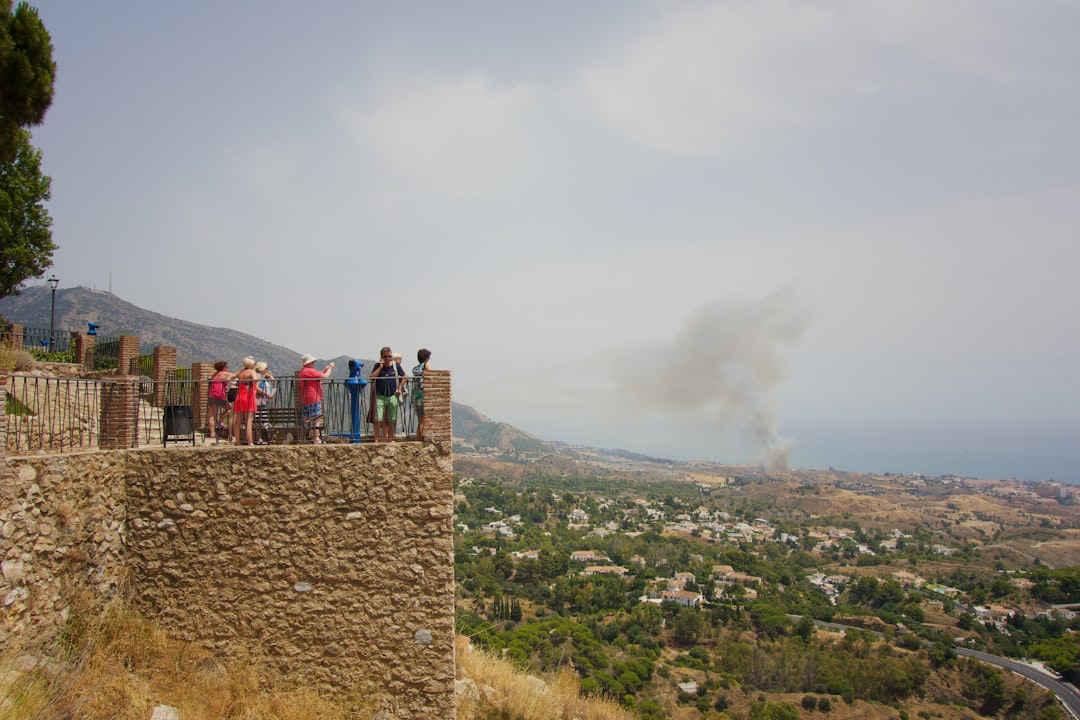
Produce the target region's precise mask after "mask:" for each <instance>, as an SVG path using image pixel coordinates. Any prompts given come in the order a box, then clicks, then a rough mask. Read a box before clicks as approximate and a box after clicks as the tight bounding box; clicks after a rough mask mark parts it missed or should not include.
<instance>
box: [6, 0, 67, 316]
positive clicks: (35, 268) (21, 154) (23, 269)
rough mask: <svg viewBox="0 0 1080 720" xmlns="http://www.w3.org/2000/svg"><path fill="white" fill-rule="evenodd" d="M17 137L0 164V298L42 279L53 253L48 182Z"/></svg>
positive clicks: (23, 134)
mask: <svg viewBox="0 0 1080 720" xmlns="http://www.w3.org/2000/svg"><path fill="white" fill-rule="evenodd" d="M2 1H3V0H0V2H2ZM17 135H18V139H19V143H18V151H17V153H16V155H15V158H14V159H13V160H11V161H10V162H0V298H4V297H7V296H8V295H15V294H17V293H18V292H19V286H20V285H22V283H23V281H24V280H26V279H27V278H32V277H39V276H40V275H42V274H43V273H44V272H45V270H46V268H48V267H49V266H50V265H52V254H53V251H55V250H56V245H54V244H53V241H52V230H51V227H52V218H51V217H49V212H48V210H46V209H45V205H44V202H45V201H46V200H48V199H49V197H50V196H51V194H52V179H51V178H50V177H49V176H48V175H42V174H41V151H40V150H37V149H36V148H34V146H32V145H31V144H30V133H28V132H27V131H25V130H18V131H17Z"/></svg>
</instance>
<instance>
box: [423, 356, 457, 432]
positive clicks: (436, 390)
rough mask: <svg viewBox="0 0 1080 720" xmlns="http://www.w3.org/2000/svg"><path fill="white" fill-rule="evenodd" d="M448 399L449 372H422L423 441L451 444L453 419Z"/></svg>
mask: <svg viewBox="0 0 1080 720" xmlns="http://www.w3.org/2000/svg"><path fill="white" fill-rule="evenodd" d="M450 408H451V397H450V371H449V370H427V371H425V372H424V439H425V440H432V441H434V442H437V443H447V444H450V442H451V435H452V433H453V427H454V419H453V413H452V412H451V410H450Z"/></svg>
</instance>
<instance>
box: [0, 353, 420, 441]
mask: <svg viewBox="0 0 1080 720" xmlns="http://www.w3.org/2000/svg"><path fill="white" fill-rule="evenodd" d="M170 375H171V377H172V379H169V380H166V381H163V382H154V381H152V380H149V379H148V378H146V377H140V378H139V379H137V380H135V381H134V382H136V383H137V385H138V388H137V396H138V404H137V409H136V410H135V413H134V415H133V416H132V414H131V413H130V412H128V413H127V414H126V415H125V416H124V418H123V419H122V420H121V421H120V422H122V423H128V422H131V423H133V425H132V426H127V427H128V429H129V431H130V433H131V435H130V436H133V437H135V445H136V446H149V445H158V444H162V443H164V442H165V441H166V440H167V438H166V435H165V432H166V429H167V428H166V425H167V422H166V418H165V415H166V414H169V412H170V411H172V412H173V414H174V415H175V411H176V410H177V409H178V408H180V409H183V410H184V413H183V416H184V417H191V418H193V422H192V423H191V425H192V427H190V429H188V428H185V434H187V435H188V436H189V437H190V440H191V441H192V442H199V441H202V442H208V441H209V438H208V435H209V427H208V422H209V418H210V412H209V407H208V398H209V382H210V381H209V380H200V381H191V380H187V379H185V378H184V376H186V375H187V370H186V368H185V369H180V370H178V371H176V372H175V373H171V374H170ZM126 382H132V381H131V380H108V379H106V380H88V379H69V378H56V377H42V376H36V375H9V376H8V381H7V397H6V412H7V452H8V453H9V454H12V455H20V454H33V453H63V452H71V451H74V450H89V449H95V448H97V447H98V446H99V443H100V441H101V436H102V427H103V426H105V425H107V424H108V418H107V417H106V416H105V413H106V412H108V411H109V408H108V407H107V403H105V402H104V401H103V399H102V398H103V397H105V396H106V395H107V393H108V391H109V390H110V389H112V388H113V387H114V386H117V385H120V384H122V383H126ZM301 382H319V383H321V385H322V387H323V400H322V404H323V405H322V409H323V414H322V427H321V434H322V437H323V438H325V439H326V440H327V441H329V442H371V441H372V440H373V439H374V437H373V436H374V426H373V421H372V419H371V404H372V402H373V395H372V386H371V385H367V386H366V387H362V386H360V385H359V383H356V382H355V381H353V380H330V379H324V380H313V379H312V380H300V379H299V378H295V377H283V378H277V379H275V380H274V381H273V383H272V386H273V390H274V393H273V396H272V397H270V398H269V399H268V400H267V402H266V403H265V409H266V412H265V413H259V412H257V413H256V422H258V421H260V420H266V419H271V420H275V422H276V424H277V425H278V428H277V429H279V430H282V432H278V433H275V432H269V433H268V434H267V436H268V437H269V438H270V440H271V442H274V441H277V442H295V443H308V442H311V441H312V439H313V437H312V434H311V431H310V428H308V427H305V423H304V422H303V420H302V418H301V414H300V403H299V397H298V395H299V391H300V385H299V383H301ZM414 382H415V380H414V379H413V378H406V379H404V380H403V382H402V392H401V393H400V395H399V399H400V400H399V402H400V404H399V407H398V409H397V419H396V422H395V424H394V428H393V434H394V438H395V439H396V440H404V439H415V437H416V427H417V420H418V418H417V413H416V408H415V407H414V404H413V401H412V390H413V387H414V386H413V383H414ZM199 386H202V387H199ZM196 402H199V403H201V407H199V408H197V409H196V408H195V407H194V404H195V403H196ZM262 409H263V408H260V410H262ZM196 410H197V412H196ZM229 412H230V414H231V409H230V411H229ZM283 418H284V419H283ZM195 419H197V422H196V421H195ZM194 425H198V427H194ZM269 429H270V430H271V431H273V430H274V429H275V428H273V427H271V428H269ZM286 431H287V432H286ZM225 439H227V435H226V438H225Z"/></svg>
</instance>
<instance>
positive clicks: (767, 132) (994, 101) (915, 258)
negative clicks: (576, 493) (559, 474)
mask: <svg viewBox="0 0 1080 720" xmlns="http://www.w3.org/2000/svg"><path fill="white" fill-rule="evenodd" d="M34 4H35V5H36V6H37V7H38V8H39V11H40V14H41V16H42V18H43V19H44V21H45V24H46V26H47V27H48V29H49V31H50V32H51V33H52V37H53V44H54V46H55V48H56V50H55V55H56V60H57V62H58V65H59V72H58V80H57V85H56V100H55V101H54V103H53V106H52V108H51V110H50V111H49V114H48V116H47V118H46V122H45V124H44V125H43V126H42V127H40V128H38V129H36V130H35V132H34V142H35V143H36V144H38V145H39V146H40V147H41V148H42V149H43V151H44V153H45V160H44V165H45V170H46V172H48V173H49V174H51V175H52V177H53V200H52V202H51V204H50V210H51V213H52V216H53V218H54V220H55V227H54V238H55V240H56V242H57V243H58V244H59V245H60V250H59V251H58V252H57V254H56V257H55V260H56V263H55V267H54V270H55V272H56V274H57V275H58V276H59V277H60V279H61V287H70V286H74V285H86V286H89V287H96V288H98V289H109V288H111V289H112V291H113V292H114V293H115V294H117V295H118V296H120V297H122V298H123V299H125V300H128V301H131V302H133V303H135V304H136V305H139V306H141V307H143V308H146V309H149V310H154V311H156V312H160V313H164V314H166V315H170V316H175V317H178V318H183V319H185V320H190V321H194V322H199V323H205V324H209V325H214V326H220V327H229V328H235V329H236V330H239V331H243V332H247V333H251V334H253V335H256V336H259V337H263V338H265V339H267V340H270V341H273V342H276V343H279V344H281V345H285V346H287V347H290V348H293V349H295V350H296V351H297V352H298V353H301V352H310V353H313V354H316V355H319V356H321V357H330V356H337V355H340V354H353V355H358V356H363V357H372V356H374V355H375V354H376V352H377V350H378V349H379V347H380V346H382V345H384V344H389V345H391V346H393V347H394V348H395V349H397V350H400V351H402V352H403V353H404V354H405V356H406V359H407V360H411V359H412V358H413V357H415V352H416V349H417V348H419V347H421V346H425V347H428V348H430V349H431V350H432V352H433V357H432V365H433V367H437V368H443V369H449V370H452V371H453V378H454V392H455V399H456V400H458V401H460V402H464V403H466V404H469V405H473V406H474V407H476V408H477V409H479V410H480V411H481V412H484V413H486V414H487V415H489V416H491V417H492V418H493V419H496V420H502V421H506V422H510V423H512V424H514V425H516V426H518V427H520V428H522V429H524V430H526V431H529V432H533V433H535V434H537V435H539V436H540V437H542V438H545V439H550V440H564V441H568V442H575V443H583V444H590V445H598V446H604V447H622V448H627V449H631V450H636V451H639V452H644V453H650V454H655V455H661V456H665V457H676V458H709V459H716V460H720V461H726V462H756V461H766V460H770V459H771V461H773V462H778V463H782V462H783V460H784V458H785V456H790V462H791V464H792V465H793V466H796V467H827V466H830V465H832V466H834V467H837V468H841V469H847V470H866V471H874V472H924V473H929V474H934V475H937V474H943V473H949V472H952V473H958V474H966V475H973V476H978V477H1020V478H1030V479H1040V478H1054V479H1058V480H1073V481H1080V375H1078V370H1080V331H1078V328H1080V303H1078V301H1077V297H1076V296H1077V292H1076V287H1077V271H1078V269H1080V242H1078V239H1080V238H1078V232H1077V229H1078V228H1080V43H1077V41H1076V29H1077V28H1078V27H1080V4H1078V3H1076V2H1071V1H1069V2H1066V1H1064V0H1061V1H1054V0H1047V1H1042V0H1030V1H1028V0H1025V1H1023V2H1021V1H1019V0H1010V1H1008V2H999V1H995V0H971V1H960V0H958V1H955V2H954V1H951V0H927V1H925V2H922V1H919V0H906V1H905V2H892V1H889V2H886V1H880V2H879V1H874V0H852V1H850V2H844V1H835V0H831V1H829V2H810V1H798V2H796V1H794V0H792V1H791V2H772V1H769V0H754V1H750V0H747V1H745V2H648V3H646V2H633V1H628V0H619V1H618V2H605V1H602V0H594V1H591V2H558V1H552V2H543V3H540V2H536V3H521V2H512V3H510V2H457V3H388V2H357V1H355V0H352V1H341V2H336V1H335V2H318V3H310V4H298V3H295V2H289V3H286V2H278V1H272V0H269V1H268V0H260V1H259V2H253V1H252V2H236V1H231V2H205V1H203V0H193V1H189V2H184V3H163V2H109V1H108V0H105V1H103V2H92V3H91V2H85V0H35V2H34ZM103 324H104V325H107V319H103ZM110 330H116V331H120V330H122V328H108V327H103V329H102V331H103V332H108V331H110ZM409 364H410V366H411V364H412V363H409Z"/></svg>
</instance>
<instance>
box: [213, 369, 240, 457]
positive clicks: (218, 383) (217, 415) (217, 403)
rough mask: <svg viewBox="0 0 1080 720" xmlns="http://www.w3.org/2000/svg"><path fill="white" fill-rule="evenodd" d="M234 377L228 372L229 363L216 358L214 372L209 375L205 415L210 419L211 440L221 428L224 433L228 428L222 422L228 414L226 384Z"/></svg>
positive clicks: (214, 438) (215, 437)
mask: <svg viewBox="0 0 1080 720" xmlns="http://www.w3.org/2000/svg"><path fill="white" fill-rule="evenodd" d="M234 377H236V376H235V375H233V374H232V373H231V372H229V363H227V362H225V361H224V360H218V361H217V362H216V363H214V374H213V375H211V376H210V392H209V393H208V396H209V397H208V399H207V401H206V410H207V413H206V415H207V417H209V419H210V420H209V422H210V439H211V440H216V439H217V436H218V434H219V433H220V432H221V431H222V430H224V431H226V433H227V432H228V430H229V429H228V427H227V426H226V425H225V423H224V420H225V417H226V416H227V415H228V414H229V399H228V397H227V390H228V388H227V386H228V382H229V380H232V379H233V378H234Z"/></svg>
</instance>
